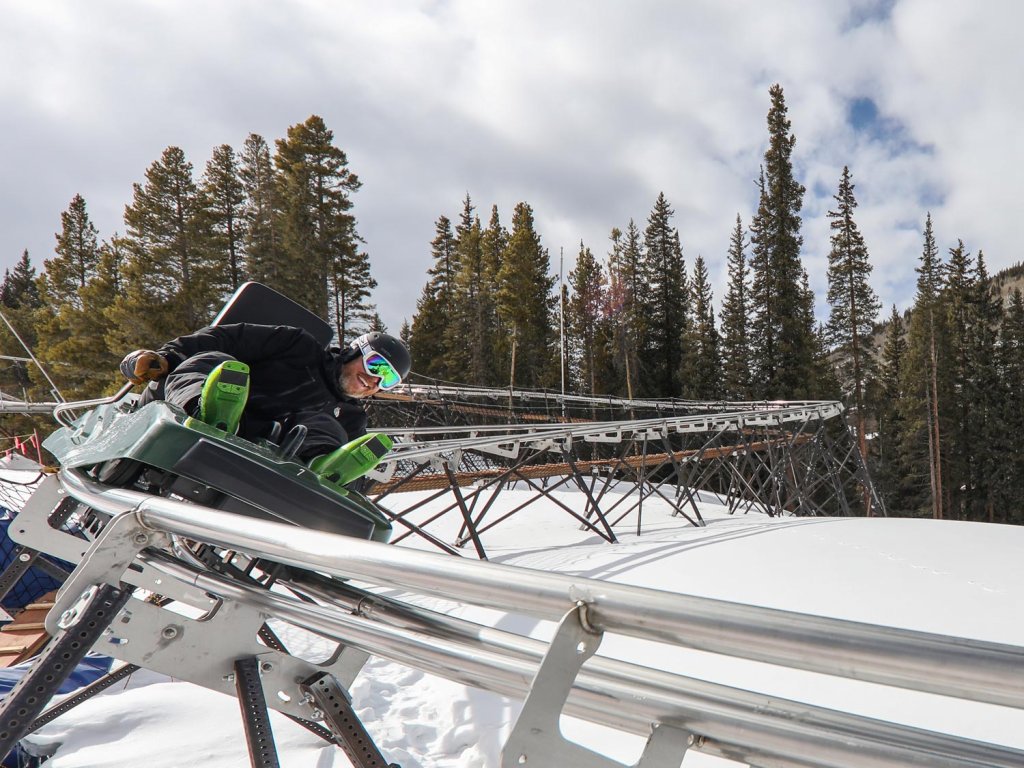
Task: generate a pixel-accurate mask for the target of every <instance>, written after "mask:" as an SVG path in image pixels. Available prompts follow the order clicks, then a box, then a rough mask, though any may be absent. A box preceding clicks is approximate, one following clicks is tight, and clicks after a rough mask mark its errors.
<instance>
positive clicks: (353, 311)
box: [327, 249, 377, 340]
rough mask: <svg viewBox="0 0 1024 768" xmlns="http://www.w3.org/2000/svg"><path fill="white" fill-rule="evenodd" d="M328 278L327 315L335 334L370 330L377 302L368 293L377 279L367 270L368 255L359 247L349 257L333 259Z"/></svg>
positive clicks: (344, 335)
mask: <svg viewBox="0 0 1024 768" xmlns="http://www.w3.org/2000/svg"><path fill="white" fill-rule="evenodd" d="M331 268H332V272H331V275H330V277H329V280H328V285H327V287H328V291H329V295H328V302H327V311H328V315H329V316H330V317H331V319H332V320H333V325H334V333H335V337H336V338H338V339H342V340H344V339H348V338H352V337H353V336H358V335H360V334H362V333H365V332H367V331H369V330H371V328H372V326H373V318H374V316H375V315H376V314H377V306H376V304H373V303H372V302H371V301H370V295H371V293H372V291H373V289H374V288H376V287H377V281H376V280H375V279H374V278H373V276H372V275H371V274H370V256H369V254H368V253H366V251H364V250H362V249H359V250H357V251H356V253H355V255H354V257H353V258H351V259H346V260H344V261H341V260H339V261H335V262H334V263H333V264H332V265H331Z"/></svg>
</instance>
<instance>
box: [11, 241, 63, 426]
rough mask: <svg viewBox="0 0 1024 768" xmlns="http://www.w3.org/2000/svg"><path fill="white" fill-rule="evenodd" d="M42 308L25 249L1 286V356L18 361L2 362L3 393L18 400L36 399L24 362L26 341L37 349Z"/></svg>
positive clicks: (33, 270)
mask: <svg viewBox="0 0 1024 768" xmlns="http://www.w3.org/2000/svg"><path fill="white" fill-rule="evenodd" d="M41 307H42V300H41V298H40V296H39V288H38V286H37V276H36V269H35V267H33V266H32V259H31V257H29V255H28V250H25V251H23V252H22V254H21V258H20V259H19V260H18V263H17V264H15V265H14V269H13V270H11V269H7V270H4V280H3V283H0V311H2V312H3V316H4V318H5V320H6V322H4V323H2V324H0V354H2V355H5V356H6V357H10V358H14V359H10V360H8V359H3V360H0V362H2V363H3V364H4V368H3V369H0V370H2V375H0V391H2V392H7V393H8V394H13V396H14V397H16V398H18V399H30V398H31V397H32V392H31V391H30V389H31V387H32V383H33V373H34V371H33V369H32V368H31V367H30V366H29V364H28V363H26V362H25V360H24V358H26V357H28V352H26V350H25V348H24V347H23V346H22V342H23V343H24V344H26V345H27V346H28V348H29V349H30V350H31V349H34V348H35V344H36V334H35V327H36V317H37V314H38V312H39V310H40V308H41ZM8 324H10V326H11V327H8ZM19 339H20V340H21V341H19ZM40 394H41V395H42V398H43V399H47V400H49V399H52V398H51V397H49V396H48V394H49V393H47V392H46V391H45V390H43V392H41V393H40ZM17 422H18V423H19V424H23V423H27V420H22V419H18V420H17Z"/></svg>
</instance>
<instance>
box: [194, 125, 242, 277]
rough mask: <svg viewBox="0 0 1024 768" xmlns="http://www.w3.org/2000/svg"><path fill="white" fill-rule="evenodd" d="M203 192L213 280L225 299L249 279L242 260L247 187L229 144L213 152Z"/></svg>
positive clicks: (202, 185)
mask: <svg viewBox="0 0 1024 768" xmlns="http://www.w3.org/2000/svg"><path fill="white" fill-rule="evenodd" d="M200 191H201V193H202V202H203V207H204V208H205V212H206V216H207V217H208V218H209V227H210V248H211V249H212V266H213V268H214V272H213V280H214V282H215V284H216V285H217V287H218V288H219V289H220V291H221V292H222V294H224V295H225V296H226V295H227V294H230V293H233V292H234V291H235V289H237V288H238V286H240V285H241V284H242V283H244V282H245V280H246V279H247V276H248V275H247V271H246V269H245V264H244V261H243V243H244V238H245V232H244V220H245V219H244V215H243V205H244V203H245V186H244V185H243V183H242V179H241V177H240V166H239V162H238V158H237V156H236V155H235V151H234V149H232V148H231V146H230V145H228V144H221V145H220V146H219V147H216V148H215V149H214V150H213V156H212V157H211V158H210V159H209V161H207V163H206V171H205V172H204V174H203V179H202V183H201V187H200Z"/></svg>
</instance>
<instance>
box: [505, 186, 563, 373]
mask: <svg viewBox="0 0 1024 768" xmlns="http://www.w3.org/2000/svg"><path fill="white" fill-rule="evenodd" d="M549 273H550V262H549V259H548V252H547V249H546V248H544V247H543V246H542V245H541V242H540V235H538V234H537V232H536V230H535V229H534V224H533V209H532V208H531V207H530V206H529V205H528V204H527V203H525V202H521V203H518V204H517V205H516V207H515V210H514V211H513V213H512V231H511V233H510V234H509V238H508V245H507V246H506V248H505V250H504V252H503V253H502V255H501V267H500V269H499V270H498V292H497V296H496V298H497V303H498V306H497V308H498V314H499V316H500V317H501V318H502V322H503V323H504V326H505V327H506V328H507V329H508V333H509V335H510V339H511V349H510V353H511V354H510V356H509V359H508V361H507V368H506V370H507V371H508V372H509V378H508V383H509V386H512V387H515V386H527V387H547V386H553V385H554V384H555V382H556V381H557V380H558V365H557V364H556V363H555V361H554V354H553V353H554V351H555V349H556V347H557V344H556V343H555V340H554V338H553V336H554V334H553V333H552V327H553V324H552V322H551V318H552V312H553V309H554V303H555V300H554V297H553V296H552V290H553V288H554V285H555V278H554V277H552V276H551V275H550V274H549Z"/></svg>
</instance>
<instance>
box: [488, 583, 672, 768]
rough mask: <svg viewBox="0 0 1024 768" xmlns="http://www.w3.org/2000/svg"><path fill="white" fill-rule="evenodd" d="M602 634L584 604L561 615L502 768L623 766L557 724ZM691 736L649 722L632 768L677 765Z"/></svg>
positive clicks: (599, 642) (504, 752)
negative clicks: (564, 732) (577, 740)
mask: <svg viewBox="0 0 1024 768" xmlns="http://www.w3.org/2000/svg"><path fill="white" fill-rule="evenodd" d="M602 636H603V633H602V632H600V631H598V630H595V629H593V628H592V627H591V626H590V623H589V621H588V620H587V607H586V605H585V604H582V603H581V604H579V605H577V606H576V607H575V608H573V609H572V610H571V611H569V613H567V614H566V615H565V617H564V618H563V619H562V622H561V624H559V625H558V631H557V632H556V633H555V637H554V639H552V641H551V645H550V646H549V648H548V652H547V654H545V656H544V660H543V661H542V662H541V664H540V668H539V669H538V670H537V676H536V677H535V678H534V679H533V685H532V686H531V687H530V693H529V694H528V695H527V697H526V701H525V703H524V704H523V709H522V711H521V712H520V713H519V718H518V719H517V720H516V724H515V727H514V728H513V729H512V733H511V734H510V735H509V737H508V741H507V742H505V747H504V749H502V751H501V768H522V766H525V765H529V766H531V768H537V766H541V768H622V764H621V763H618V762H616V761H614V760H612V759H610V758H607V757H604V756H603V755H599V754H598V753H596V752H593V751H591V750H589V749H587V748H586V747H583V746H581V745H579V744H574V743H573V742H571V741H567V740H566V739H565V738H564V737H563V736H562V732H561V728H560V727H559V722H558V721H559V719H560V718H561V716H562V709H563V707H564V706H565V702H566V700H567V699H568V698H569V693H570V692H571V691H572V686H573V682H574V681H575V680H576V675H577V674H578V673H579V671H580V668H581V667H582V666H583V663H584V662H585V661H586V660H587V659H589V658H590V657H591V656H593V655H594V653H595V652H596V651H597V648H598V646H599V645H600V644H601V638H602ZM689 739H690V734H689V733H687V732H686V731H684V730H682V729H680V728H677V727H675V726H672V725H667V724H664V723H662V724H658V723H655V724H653V730H652V732H651V736H650V738H649V739H648V740H647V745H646V746H645V747H644V752H643V754H642V755H641V756H640V760H639V761H638V762H637V763H636V766H635V767H634V768H679V766H680V764H681V763H682V762H683V756H684V755H685V753H686V748H687V746H688V744H689Z"/></svg>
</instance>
